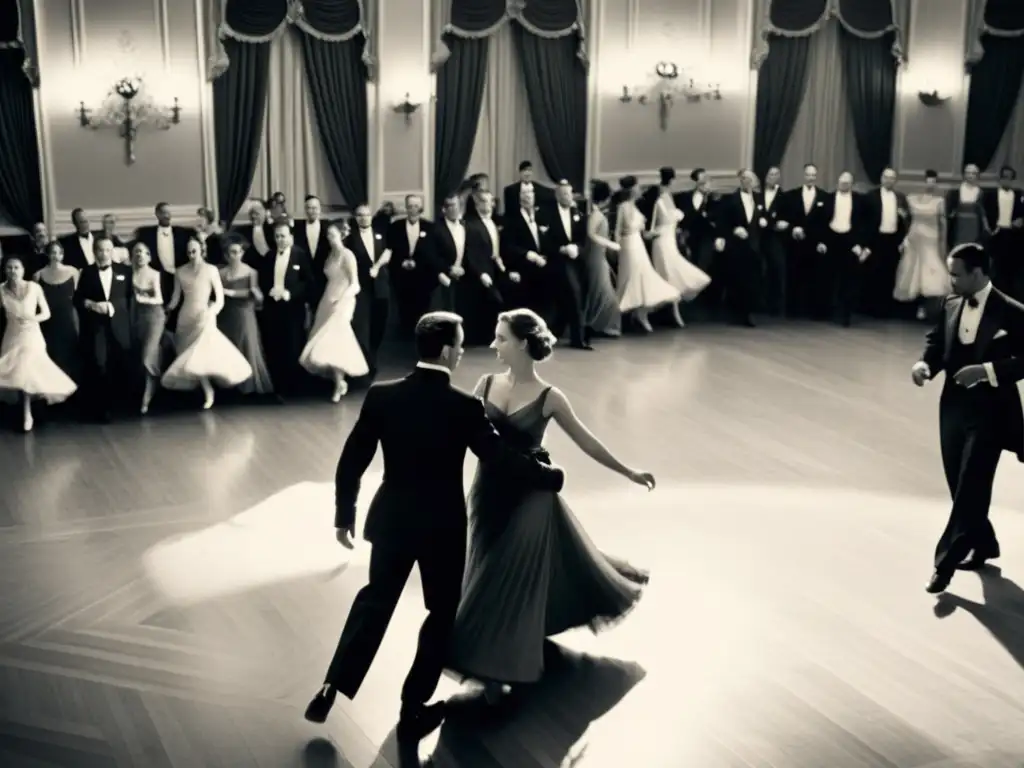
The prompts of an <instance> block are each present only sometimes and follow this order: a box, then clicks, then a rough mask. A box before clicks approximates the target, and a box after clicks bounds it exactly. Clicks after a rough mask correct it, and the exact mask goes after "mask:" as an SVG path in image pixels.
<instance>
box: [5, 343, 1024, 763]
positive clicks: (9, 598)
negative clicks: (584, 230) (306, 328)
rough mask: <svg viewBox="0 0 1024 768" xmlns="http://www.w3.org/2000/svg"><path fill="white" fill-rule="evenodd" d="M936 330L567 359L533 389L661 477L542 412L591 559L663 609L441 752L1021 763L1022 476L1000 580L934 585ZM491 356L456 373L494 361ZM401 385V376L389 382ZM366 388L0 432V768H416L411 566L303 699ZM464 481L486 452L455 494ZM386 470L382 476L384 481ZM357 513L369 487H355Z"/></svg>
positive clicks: (565, 757) (656, 348) (342, 608)
mask: <svg viewBox="0 0 1024 768" xmlns="http://www.w3.org/2000/svg"><path fill="white" fill-rule="evenodd" d="M921 335H922V328H920V327H919V326H911V325H864V326H861V327H856V328H853V329H850V330H844V329H840V328H833V327H829V326H825V325H797V324H780V325H774V326H772V325H767V326H765V327H762V328H758V329H752V330H747V329H737V328H726V327H719V326H693V327H691V328H688V329H686V330H683V331H660V332H658V333H656V334H655V335H653V336H651V337H646V338H636V339H632V338H631V339H626V340H620V341H614V342H613V341H607V342H603V343H601V344H600V347H599V351H597V352H592V353H581V352H574V351H572V350H565V351H562V352H560V353H559V354H557V355H556V356H555V358H554V359H553V360H552V361H551V362H550V363H549V364H548V365H547V366H546V367H545V369H544V373H545V374H546V375H548V376H549V377H550V379H551V381H553V382H555V383H557V384H558V385H560V386H561V387H562V388H563V389H564V390H565V391H566V393H567V394H568V395H569V396H570V398H571V399H572V400H573V402H574V404H575V405H576V406H577V410H578V411H579V413H580V415H581V416H582V418H583V419H584V420H585V421H586V422H587V423H588V424H589V425H590V426H591V427H592V429H593V430H594V431H595V432H596V433H597V435H598V436H599V437H600V438H602V439H603V440H604V441H605V442H606V443H607V445H609V446H610V447H611V448H612V450H613V451H614V453H615V454H616V455H618V456H620V457H621V458H622V459H623V460H624V461H625V462H627V463H629V464H632V465H634V466H640V467H643V468H646V469H650V470H651V471H653V472H654V473H655V474H656V475H657V478H658V487H657V489H656V490H655V491H654V492H651V493H648V492H646V491H645V490H643V489H641V488H638V487H636V486H632V485H630V484H629V483H627V482H626V481H625V480H623V479H622V478H620V477H618V476H616V475H613V474H611V473H610V472H608V471H606V470H604V469H602V468H601V467H599V466H598V465H597V464H595V463H594V462H592V461H591V460H589V459H588V458H586V457H585V456H584V455H583V454H581V453H580V451H579V450H578V449H576V448H575V447H574V446H573V445H571V443H570V442H569V441H568V439H567V438H566V437H565V436H564V435H563V434H561V433H559V432H558V431H557V428H556V427H553V428H552V434H551V435H550V438H549V447H550V449H551V452H552V453H553V455H554V456H555V458H556V460H557V461H558V462H559V463H561V464H562V465H563V466H565V467H566V469H567V470H568V473H569V482H568V484H567V488H566V492H565V495H566V497H567V499H568V500H569V502H570V504H571V505H572V507H573V509H574V511H575V513H576V514H577V516H578V517H579V518H580V519H581V520H582V522H583V523H584V525H585V526H586V527H587V529H588V530H589V532H590V533H591V535H592V537H593V538H594V539H595V540H596V541H597V542H598V544H599V545H600V546H601V547H602V548H603V549H605V550H606V551H609V552H614V553H616V554H619V555H622V556H625V557H627V558H628V559H630V560H631V561H632V562H635V563H636V564H638V565H642V566H645V567H648V568H650V570H651V573H652V581H651V585H650V588H649V590H648V592H647V594H646V595H645V597H644V600H643V601H642V602H641V603H640V605H639V606H638V607H637V609H636V610H635V611H634V612H633V614H632V615H631V616H630V617H629V618H628V620H627V621H625V622H623V623H621V624H620V625H618V626H617V627H615V628H614V629H612V630H610V631H608V632H607V633H605V634H602V635H599V636H592V635H590V634H587V633H584V632H580V633H570V634H568V635H565V636H561V637H559V638H556V643H557V645H555V646H553V647H552V648H550V649H549V650H550V654H549V657H550V664H549V671H548V674H547V676H546V677H545V679H544V680H543V681H542V682H541V683H539V684H538V685H536V686H533V687H530V688H524V689H523V690H522V691H520V693H519V695H518V697H517V698H516V700H515V701H513V702H512V704H511V706H510V707H509V708H508V709H507V711H505V712H500V713H497V714H495V713H490V712H487V711H485V709H484V708H483V707H482V706H481V705H480V704H479V702H478V700H475V699H474V698H473V695H474V694H473V692H472V690H463V689H462V688H461V687H460V686H459V685H458V684H457V683H456V681H454V680H451V679H447V678H446V679H445V680H443V681H442V686H441V689H440V690H439V695H442V696H446V697H447V696H452V695H456V694H458V695H459V697H460V701H461V702H462V703H461V705H460V706H459V707H458V708H457V712H456V716H455V717H453V718H452V719H451V720H450V721H449V722H448V723H447V724H446V725H445V726H444V727H443V728H442V729H441V730H440V731H439V732H437V733H435V734H433V735H432V736H431V737H430V738H429V739H427V740H426V741H424V743H423V744H422V745H421V752H422V757H423V758H424V759H426V758H427V757H428V756H430V759H431V760H432V764H433V765H435V766H438V767H439V768H448V767H455V766H459V767H460V768H496V767H499V766H500V767H501V768H535V767H541V766H542V767H543V768H559V767H560V766H581V767H583V768H623V767H624V766H627V765H632V766H637V768H745V767H750V768H764V767H768V766H771V767H773V768H881V767H883V766H884V767H887V768H954V767H955V768H969V767H973V768H1020V766H1021V765H1024V670H1022V667H1024V591H1022V588H1021V586H1018V583H1020V584H1024V581H1021V580H1022V579H1024V516H1022V515H1021V514H1020V511H1021V510H1022V509H1024V469H1022V468H1021V467H1020V466H1019V465H1018V463H1017V462H1016V461H1015V459H1014V458H1013V457H1010V456H1007V457H1006V458H1005V459H1004V466H1003V467H1002V469H1001V474H1000V476H999V478H998V481H997V487H996V491H995V502H994V512H993V518H994V521H995V524H996V527H997V530H998V532H999V534H1000V536H1001V538H1002V543H1003V552H1004V558H1003V559H1002V560H1001V561H998V564H999V566H1000V568H994V567H993V568H989V569H988V570H987V571H985V572H983V573H980V574H972V573H962V574H959V575H958V576H957V577H956V579H955V580H954V581H953V585H952V587H951V590H950V594H949V595H948V596H947V597H945V598H942V599H939V600H936V599H935V598H933V597H931V596H929V595H927V594H926V593H925V592H924V585H925V582H926V580H927V578H928V577H929V575H930V556H931V552H932V548H933V545H934V540H935V537H936V536H937V534H938V532H939V531H940V529H941V527H942V525H943V523H944V518H945V515H946V512H947V501H946V490H945V487H944V482H943V478H942V472H941V466H940V462H939V452H938V441H937V410H936V408H937V400H938V396H939V385H938V384H933V385H931V386H929V387H928V388H925V389H917V388H915V387H914V386H912V384H911V383H910V377H909V369H910V365H911V363H912V362H913V361H914V360H915V359H916V354H917V352H918V350H919V345H920V341H921ZM493 369H494V361H493V359H492V358H491V356H490V353H489V352H487V351H486V350H481V351H473V352H470V353H469V354H468V355H467V358H466V360H465V362H464V363H463V365H462V367H461V368H460V370H459V371H458V373H457V376H456V380H457V381H458V382H459V383H461V384H463V385H465V386H467V387H469V386H472V384H473V383H474V382H475V380H476V378H477V376H479V375H480V374H481V373H483V372H485V371H488V370H493ZM396 370H397V369H396ZM359 403H360V397H359V396H358V395H354V396H353V397H352V398H351V399H350V400H348V401H346V402H345V403H343V404H342V405H339V406H331V405H330V404H329V403H326V402H323V403H320V402H302V403H293V404H289V405H286V406H266V407H227V406H225V407H223V408H220V407H219V408H216V409H214V410H213V411H212V412H208V413H181V412H176V413H173V414H168V415H164V416H160V415H156V416H152V417H150V418H147V419H145V420H141V421H135V422H126V423H117V424H114V425H111V426H103V427H94V426H86V425H75V424H50V425H44V426H43V427H41V428H39V429H38V430H37V432H36V433H34V434H31V435H28V436H23V435H15V434H10V435H8V434H4V435H2V436H0V467H2V474H0V476H2V479H3V482H2V486H0V487H2V492H0V573H2V579H3V581H2V595H0V604H2V611H0V765H4V766H11V767H12V768H14V767H20V766H71V767H74V768H78V767H79V766H80V767H81V768H93V767H99V766H139V767H141V768H165V767H167V766H173V767H175V768H178V767H180V768H205V767H206V766H223V767H224V768H243V767H244V766H261V767H262V766H266V767H267V768H288V767H289V766H341V767H349V766H351V767H352V768H370V766H373V767H374V768H389V767H390V768H397V766H399V765H400V764H403V763H402V761H401V759H400V758H401V756H399V755H398V751H397V748H396V742H395V738H394V725H395V720H396V717H397V702H398V696H399V688H400V685H401V680H402V678H403V676H404V674H405V671H406V670H407V668H408V664H409V662H410V660H411V657H412V653H413V648H414V643H415V639H416V629H417V627H418V624H419V622H420V621H421V619H422V617H423V608H422V601H421V596H420V586H419V582H418V580H417V579H416V578H415V577H414V578H413V579H412V580H411V581H410V584H409V586H408V588H407V590H406V592H405V594H404V595H403V597H402V601H401V604H400V606H399V608H398V611H397V612H396V614H395V617H394V620H393V622H392V625H391V630H390V631H389V633H388V635H387V637H386V639H385V641H384V645H383V647H382V649H381V652H380V655H379V656H378V658H377V662H376V663H375V664H374V666H373V668H372V670H371V671H370V674H369V677H368V679H367V681H366V684H365V686H364V688H363V690H362V692H361V693H360V695H359V696H358V698H357V699H356V700H355V701H354V702H349V701H347V700H345V701H339V703H338V705H337V706H336V707H335V710H334V712H333V714H332V716H331V718H330V719H329V721H328V723H327V724H326V725H325V726H314V725H311V724H309V723H307V722H305V721H304V720H303V718H302V711H303V708H304V706H305V704H306V701H307V700H308V698H309V696H310V695H311V694H312V693H313V692H314V691H315V690H316V689H317V687H318V685H319V684H320V681H321V679H322V674H323V672H324V669H325V667H326V664H327V662H328V659H329V657H330V653H331V651H332V649H333V646H334V643H335V642H336V639H337V636H338V632H339V630H340V628H341V625H342V622H343V621H344V618H345V614H346V612H347V610H348V607H349V605H350V603H351V600H352V598H353V596H354V595H355V593H356V591H357V590H358V589H359V587H360V586H361V585H362V583H363V581H364V579H365V577H366V568H367V562H368V550H367V547H366V545H365V544H364V545H362V546H360V547H358V548H357V549H356V550H355V552H354V553H352V554H349V553H348V552H346V551H344V550H342V549H341V548H340V547H339V546H338V545H337V543H336V542H335V541H334V539H333V531H332V529H331V520H332V509H331V501H332V488H331V480H332V476H333V471H334V466H335V461H336V459H337V455H338V452H339V449H340V447H341V444H342V441H343V439H344V437H345V435H346V433H347V432H348V429H349V428H350V426H351V424H352V422H353V419H354V418H355V414H356V413H357V410H358V407H359ZM470 469H471V467H470V466H467V476H468V475H469V472H470ZM379 472H380V464H379V457H378V459H376V460H375V462H374V464H373V466H372V468H371V474H372V477H371V478H369V480H368V482H367V484H366V489H367V491H368V492H371V491H372V489H373V487H374V486H375V482H376V479H377V478H379ZM364 502H365V499H364Z"/></svg>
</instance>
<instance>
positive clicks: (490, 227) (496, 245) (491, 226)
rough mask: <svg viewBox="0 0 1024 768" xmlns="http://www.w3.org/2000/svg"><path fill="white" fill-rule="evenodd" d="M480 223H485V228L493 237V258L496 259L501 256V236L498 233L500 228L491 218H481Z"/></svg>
mask: <svg viewBox="0 0 1024 768" xmlns="http://www.w3.org/2000/svg"><path fill="white" fill-rule="evenodd" d="M480 221H482V222H483V223H484V228H485V229H486V230H487V234H488V235H490V237H491V258H495V257H497V256H499V255H500V254H501V235H500V234H499V233H498V227H497V225H496V224H495V223H494V219H492V218H491V217H490V216H481V217H480Z"/></svg>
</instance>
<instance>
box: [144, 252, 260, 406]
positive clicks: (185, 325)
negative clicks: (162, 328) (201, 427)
mask: <svg viewBox="0 0 1024 768" xmlns="http://www.w3.org/2000/svg"><path fill="white" fill-rule="evenodd" d="M178 305H181V311H180V312H179V314H178V327H177V328H176V329H175V332H174V351H175V353H176V354H177V357H176V358H175V360H174V362H173V363H171V365H170V366H169V367H168V368H167V370H166V371H165V372H164V375H163V377H162V378H161V379H160V383H161V384H162V385H163V386H164V387H166V388H167V389H177V390H191V389H195V388H196V386H199V387H201V388H202V390H203V409H204V410H208V409H210V408H212V407H213V400H214V394H213V387H214V384H216V385H217V386H220V387H224V388H229V387H236V386H238V385H239V384H241V383H242V382H243V381H245V380H246V379H248V378H249V377H250V376H252V368H251V367H250V366H249V363H247V362H246V360H245V358H244V357H243V356H242V353H241V352H239V351H238V349H237V348H236V347H235V345H234V344H232V343H231V342H230V341H228V339H227V337H225V336H224V334H222V333H221V332H220V331H219V330H218V329H217V315H218V314H220V311H221V310H222V309H223V308H224V288H223V286H222V285H221V282H220V273H219V272H217V268H216V267H214V266H213V265H212V264H207V263H206V262H205V261H204V260H203V244H202V243H201V242H200V241H199V240H198V239H197V238H195V237H191V238H189V241H188V263H187V264H186V265H184V266H183V267H181V268H180V269H178V271H177V272H175V273H174V294H173V295H172V296H171V302H170V304H169V306H168V309H170V310H171V311H174V309H175V308H177V307H178Z"/></svg>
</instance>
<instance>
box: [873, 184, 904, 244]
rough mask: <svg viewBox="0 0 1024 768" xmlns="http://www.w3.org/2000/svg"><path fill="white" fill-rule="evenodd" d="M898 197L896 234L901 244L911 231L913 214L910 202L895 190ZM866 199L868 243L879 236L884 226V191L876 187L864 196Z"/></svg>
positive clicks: (894, 192)
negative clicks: (880, 229)
mask: <svg viewBox="0 0 1024 768" xmlns="http://www.w3.org/2000/svg"><path fill="white" fill-rule="evenodd" d="M893 194H894V195H896V234H895V236H896V237H897V238H899V240H900V242H902V241H903V238H905V237H906V236H907V232H909V231H910V222H911V218H912V217H911V212H910V202H909V201H908V200H907V196H906V195H905V194H903V193H902V192H898V191H896V190H893ZM863 199H864V221H863V224H864V236H865V237H866V238H868V239H869V240H868V242H870V240H873V239H874V238H875V237H877V236H878V235H879V231H878V230H879V228H880V227H881V226H882V189H881V187H876V188H875V189H872V190H871V191H870V192H866V193H865V194H864V195H863Z"/></svg>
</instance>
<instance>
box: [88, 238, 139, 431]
mask: <svg viewBox="0 0 1024 768" xmlns="http://www.w3.org/2000/svg"><path fill="white" fill-rule="evenodd" d="M93 247H94V256H95V260H94V263H93V264H87V265H86V266H85V267H83V268H82V271H81V274H80V275H79V278H78V287H77V288H76V290H75V306H76V308H77V309H78V316H79V318H80V322H81V329H80V331H79V338H80V340H81V344H82V357H83V362H84V364H85V382H84V383H85V387H84V389H85V393H84V394H85V395H86V398H87V406H88V407H89V409H90V410H91V411H92V415H93V416H94V417H95V418H98V419H99V420H100V421H104V422H106V421H109V420H110V418H111V413H112V412H113V410H114V407H115V406H116V405H117V403H118V402H123V401H124V399H125V395H126V394H128V390H129V389H130V387H129V386H127V385H128V384H129V377H130V373H129V371H130V370H131V367H130V365H129V360H130V357H129V353H130V350H131V320H130V318H131V300H132V269H131V267H129V266H128V265H126V264H114V263H113V261H112V260H113V257H114V244H113V242H111V240H110V238H108V237H107V236H106V235H97V236H96V237H95V240H94V242H93Z"/></svg>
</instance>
